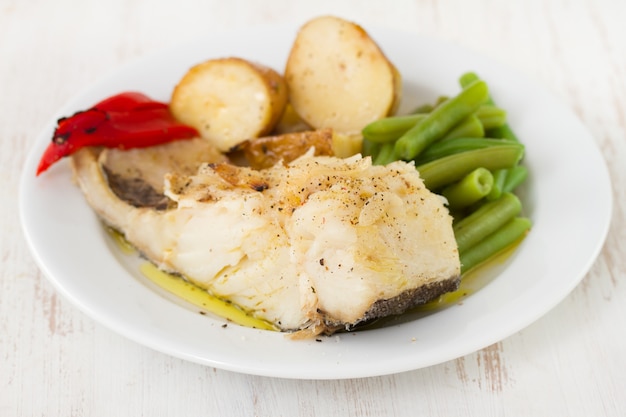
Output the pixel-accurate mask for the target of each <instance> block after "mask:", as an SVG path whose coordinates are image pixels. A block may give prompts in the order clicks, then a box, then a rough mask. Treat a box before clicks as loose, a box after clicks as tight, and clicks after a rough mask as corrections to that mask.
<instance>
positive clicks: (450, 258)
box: [72, 149, 460, 335]
mask: <svg viewBox="0 0 626 417" xmlns="http://www.w3.org/2000/svg"><path fill="white" fill-rule="evenodd" d="M106 153H107V151H104V152H102V153H100V154H99V151H98V150H95V149H84V150H81V151H80V152H78V153H76V154H75V155H74V156H73V158H72V160H73V166H74V170H75V176H76V179H77V182H78V184H79V186H80V187H81V189H82V190H83V192H84V194H85V197H86V199H87V201H88V202H89V204H90V205H91V206H92V207H93V208H94V210H95V211H96V212H97V214H98V215H99V216H100V217H101V218H102V219H103V220H104V222H106V223H108V224H109V225H111V226H112V227H113V228H115V229H117V230H119V231H120V232H121V233H123V234H124V236H125V237H126V239H127V240H128V241H129V242H130V243H131V244H133V245H134V246H135V247H137V248H138V250H140V251H141V252H142V253H143V254H144V255H145V256H146V257H147V258H148V259H150V260H151V261H152V262H154V263H155V264H156V265H157V266H159V267H160V268H162V269H163V270H166V271H170V272H176V273H180V274H182V275H183V276H185V277H187V278H188V279H189V280H191V281H192V282H194V283H195V284H197V285H198V286H200V287H203V288H206V289H208V290H209V291H210V292H212V293H213V294H215V295H217V296H220V297H224V298H226V299H228V300H231V301H232V302H233V303H235V304H237V305H239V306H241V307H242V308H244V309H246V310H248V311H250V312H251V313H253V314H255V315H257V316H258V317H262V318H264V319H266V320H268V321H270V322H272V323H275V324H276V325H277V326H278V327H279V328H280V329H282V330H284V331H299V332H300V333H299V334H304V335H315V334H319V333H327V334H328V333H332V332H334V331H336V330H338V329H343V328H346V329H350V328H352V327H353V326H355V325H356V324H358V323H361V322H363V321H366V320H370V319H372V318H377V317H383V316H387V315H391V314H399V313H402V312H404V311H405V310H407V309H408V308H411V307H413V306H415V305H418V304H421V303H424V302H427V301H429V300H431V299H433V298H435V297H437V296H439V295H440V294H442V293H444V292H447V291H451V290H454V289H456V288H457V286H458V283H459V276H460V264H459V256H458V251H457V247H456V242H455V239H454V235H453V232H452V218H451V217H450V215H449V213H448V210H447V209H446V207H445V206H444V204H443V202H442V200H441V198H440V197H439V196H437V195H435V194H433V193H431V192H429V191H428V190H427V189H426V188H425V187H424V185H423V182H422V180H421V179H420V177H419V174H418V173H417V171H416V170H415V168H414V166H413V165H411V164H407V163H404V162H394V163H392V164H389V165H387V166H374V165H372V164H371V160H370V159H369V158H361V157H360V156H354V157H351V158H349V159H339V158H335V157H329V156H313V153H312V151H311V152H308V153H307V154H305V155H303V156H302V157H300V158H298V159H296V160H294V161H292V162H290V163H289V164H288V165H287V166H285V165H283V164H277V165H276V166H274V167H272V168H268V169H264V170H259V171H257V170H253V169H251V168H247V167H237V166H234V165H230V164H228V163H224V162H221V161H220V162H217V163H213V164H210V163H205V164H202V165H201V166H200V168H199V169H198V171H197V173H195V174H193V175H187V174H185V173H169V174H167V175H166V176H165V182H164V193H165V195H166V196H167V199H168V204H166V205H164V206H162V207H160V209H158V210H157V209H155V208H153V207H138V206H137V205H133V204H132V203H129V202H128V201H127V199H123V198H120V197H118V195H117V194H116V193H115V192H114V191H113V190H112V189H111V187H110V186H109V183H108V180H107V174H106V172H105V169H104V168H103V166H106V158H107V156H106Z"/></svg>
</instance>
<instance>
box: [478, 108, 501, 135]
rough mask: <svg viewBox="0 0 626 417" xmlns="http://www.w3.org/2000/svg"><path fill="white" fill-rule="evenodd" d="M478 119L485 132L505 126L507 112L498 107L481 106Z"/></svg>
mask: <svg viewBox="0 0 626 417" xmlns="http://www.w3.org/2000/svg"><path fill="white" fill-rule="evenodd" d="M475 114H476V117H478V120H480V123H481V124H482V125H483V128H484V129H485V131H488V130H489V129H495V128H497V127H501V126H504V125H505V124H506V111H504V110H503V109H501V108H500V107H496V106H484V105H483V106H480V107H479V108H478V109H477V110H476V113H475Z"/></svg>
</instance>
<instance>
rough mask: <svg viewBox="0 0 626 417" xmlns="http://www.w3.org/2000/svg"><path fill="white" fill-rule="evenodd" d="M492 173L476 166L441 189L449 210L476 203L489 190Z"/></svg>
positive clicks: (491, 183) (491, 184)
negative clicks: (458, 179)
mask: <svg viewBox="0 0 626 417" xmlns="http://www.w3.org/2000/svg"><path fill="white" fill-rule="evenodd" d="M492 186H493V175H491V172H490V171H489V170H487V169H485V168H482V167H481V168H476V169H475V170H473V171H472V172H470V173H469V174H467V175H466V176H465V177H463V179H461V181H459V182H455V183H453V184H450V185H448V186H447V187H445V188H444V189H443V190H441V195H443V196H444V197H445V198H446V199H447V200H448V205H449V206H450V209H451V210H460V209H462V208H465V207H467V206H470V205H472V204H474V203H476V202H477V201H478V200H480V199H481V198H483V197H485V196H486V195H487V194H489V192H490V191H491V187H492Z"/></svg>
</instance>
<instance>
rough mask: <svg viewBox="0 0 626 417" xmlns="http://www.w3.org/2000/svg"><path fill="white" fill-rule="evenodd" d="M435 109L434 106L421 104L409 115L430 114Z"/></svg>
mask: <svg viewBox="0 0 626 417" xmlns="http://www.w3.org/2000/svg"><path fill="white" fill-rule="evenodd" d="M434 108H435V106H433V105H432V104H422V105H421V106H417V107H416V108H415V109H414V110H413V111H412V112H411V114H425V113H430V112H431V111H433V109H434Z"/></svg>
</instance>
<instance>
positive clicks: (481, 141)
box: [415, 137, 507, 165]
mask: <svg viewBox="0 0 626 417" xmlns="http://www.w3.org/2000/svg"><path fill="white" fill-rule="evenodd" d="M506 144H507V142H504V141H502V140H500V139H490V138H474V137H468V138H465V137H463V138H455V139H449V140H441V141H438V142H435V143H433V144H432V145H430V146H429V147H428V148H426V149H425V150H424V152H423V153H422V154H421V155H420V156H418V157H417V159H416V160H415V163H416V164H417V165H421V164H425V163H426V162H430V161H434V160H435V159H439V158H443V157H444V156H449V155H453V154H455V153H461V152H466V151H473V150H475V149H483V148H488V147H490V146H501V145H506Z"/></svg>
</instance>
